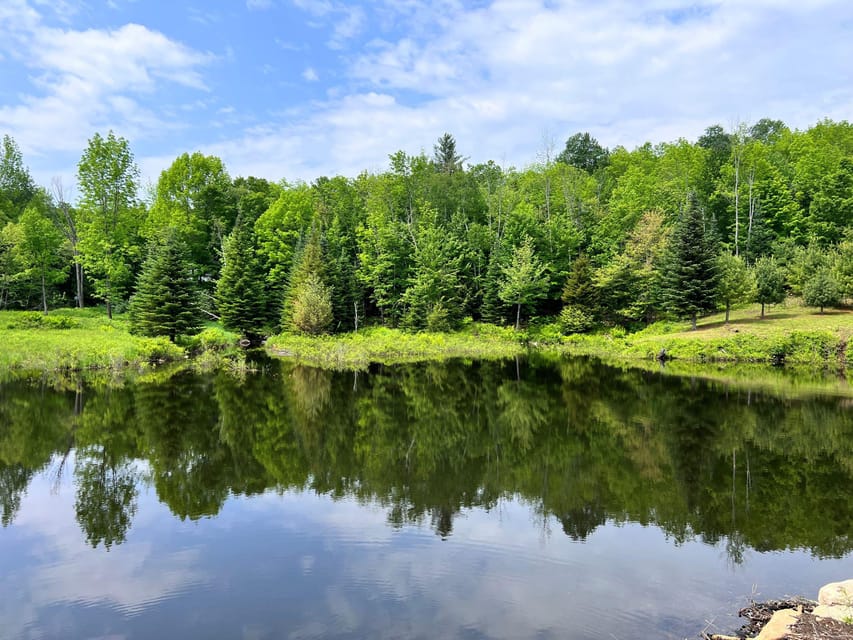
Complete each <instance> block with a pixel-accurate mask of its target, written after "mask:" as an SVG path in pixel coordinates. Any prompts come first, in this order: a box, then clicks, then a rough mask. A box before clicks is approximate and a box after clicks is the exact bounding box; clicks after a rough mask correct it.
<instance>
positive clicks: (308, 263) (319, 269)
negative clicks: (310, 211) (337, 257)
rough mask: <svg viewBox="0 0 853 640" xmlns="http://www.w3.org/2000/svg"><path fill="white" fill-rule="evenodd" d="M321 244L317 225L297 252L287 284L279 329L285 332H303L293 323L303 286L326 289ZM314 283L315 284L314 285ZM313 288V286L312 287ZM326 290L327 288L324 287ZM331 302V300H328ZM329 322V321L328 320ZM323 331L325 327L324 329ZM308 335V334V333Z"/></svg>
mask: <svg viewBox="0 0 853 640" xmlns="http://www.w3.org/2000/svg"><path fill="white" fill-rule="evenodd" d="M323 254H324V251H323V243H322V238H321V234H320V232H319V231H318V230H317V225H316V224H315V226H314V227H313V228H312V229H311V231H310V235H309V237H308V241H307V242H306V243H305V246H303V247H302V248H301V249H298V250H297V254H296V256H295V258H294V262H293V268H292V270H291V272H290V278H289V279H288V283H287V290H286V292H285V296H284V304H283V305H282V311H281V327H282V329H284V330H285V331H293V330H298V331H301V330H303V329H302V328H300V327H299V326H298V325H297V323H296V322H295V321H294V312H295V310H296V309H295V302H296V299H297V297H298V296H299V295H304V294H305V292H306V291H307V289H305V287H304V285H305V284H306V283H307V282H309V281H314V280H316V283H319V285H322V286H323V287H326V283H325V280H326V265H325V260H324V257H323ZM316 283H315V284H316ZM312 287H314V285H312ZM326 289H328V287H326ZM330 300H331V298H330ZM330 322H331V320H330ZM324 330H325V327H324ZM309 333H310V332H309Z"/></svg>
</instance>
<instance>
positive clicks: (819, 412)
mask: <svg viewBox="0 0 853 640" xmlns="http://www.w3.org/2000/svg"><path fill="white" fill-rule="evenodd" d="M84 396H85V399H86V401H85V403H84V402H82V399H83V397H84ZM0 397H2V399H3V400H4V401H3V402H0V508H2V521H3V523H4V525H8V524H9V523H10V522H11V521H12V520H13V518H14V514H15V513H16V512H17V510H18V508H19V506H20V504H21V496H22V495H23V494H24V493H25V491H26V487H27V484H28V483H29V482H30V480H31V478H32V477H33V475H34V474H37V473H39V471H41V470H44V469H45V468H46V467H47V466H48V465H49V463H50V461H51V459H53V456H56V455H58V456H63V455H64V454H67V453H68V451H69V449H70V448H72V447H73V448H76V451H77V453H76V462H75V471H74V478H75V481H76V483H77V500H76V510H77V517H78V521H79V522H80V526H81V528H82V530H83V532H84V535H85V537H86V539H87V540H88V541H89V543H90V544H92V545H94V546H97V545H99V544H104V546H106V547H110V546H111V545H114V544H119V543H120V542H122V541H123V540H124V539H125V537H126V535H127V532H128V530H129V528H130V526H131V524H132V519H133V516H134V514H135V512H136V497H137V492H138V487H139V485H140V484H143V483H148V484H150V485H151V486H153V487H154V489H155V490H156V492H157V496H158V497H159V499H160V500H161V501H162V502H163V503H165V504H166V505H167V506H168V507H169V509H170V510H171V511H172V513H174V514H175V515H176V516H177V517H180V518H190V519H196V518H201V517H205V516H213V515H216V514H217V513H218V512H219V510H220V509H221V508H222V506H223V504H224V503H225V502H226V500H227V499H228V497H229V496H230V495H236V494H243V495H251V494H256V493H260V492H263V491H267V490H270V489H272V490H276V491H284V490H311V491H315V492H318V493H323V494H328V495H330V496H332V497H336V498H338V497H345V496H351V497H354V498H356V499H357V500H359V501H363V502H371V503H376V504H380V505H383V506H384V507H385V508H386V510H387V519H388V523H389V524H390V525H391V526H395V527H402V526H406V525H408V524H418V525H422V526H429V527H431V528H432V529H433V530H434V531H435V532H436V534H437V535H439V536H441V537H442V538H447V537H449V536H451V535H452V534H453V531H454V524H455V520H456V518H457V517H458V515H459V514H460V513H462V512H464V511H465V510H467V509H471V508H484V509H492V508H494V507H495V506H496V505H498V504H499V502H500V501H501V500H503V499H513V498H520V499H522V500H523V501H524V502H526V503H528V504H530V505H531V506H532V508H533V510H534V512H535V513H536V516H537V521H539V522H541V525H542V527H543V531H545V532H546V535H552V534H550V533H548V532H550V531H552V530H557V531H558V530H559V529H557V528H554V529H552V528H551V526H550V523H552V522H553V521H556V522H559V524H560V526H561V528H562V531H563V533H564V534H565V535H567V536H569V537H571V538H572V539H573V540H577V541H583V540H586V539H587V538H588V537H589V536H591V535H594V533H595V531H596V529H597V528H598V527H600V526H601V525H602V524H604V523H605V522H608V521H610V522H628V521H631V522H639V523H642V524H644V525H648V524H654V525H656V526H658V527H660V528H661V529H663V530H664V531H665V532H666V533H667V534H668V535H670V536H672V537H673V538H674V539H675V540H676V541H683V540H687V539H690V538H700V539H702V540H704V541H706V542H708V543H712V544H717V543H720V544H721V545H722V548H723V549H724V550H725V551H726V553H727V554H728V556H729V558H730V561H731V562H732V563H739V562H741V561H742V559H743V556H744V554H745V553H746V552H747V550H748V549H750V548H753V549H757V550H760V551H763V550H770V549H786V548H807V549H810V550H811V551H812V552H814V553H815V554H817V555H827V556H839V555H842V554H845V553H847V552H848V551H850V549H851V548H853V540H851V537H850V534H849V532H850V531H851V530H853V495H851V494H850V493H849V492H844V491H838V490H837V487H840V486H849V484H850V482H851V479H853V463H851V460H853V421H851V419H850V414H849V409H848V408H847V407H845V406H844V404H843V402H841V401H838V400H834V399H832V398H820V397H807V398H800V399H797V398H779V397H773V396H771V395H767V394H760V393H753V392H741V391H736V390H731V389H728V388H725V387H721V386H718V385H716V384H714V383H706V382H701V381H698V380H695V379H690V378H677V377H673V376H662V375H657V374H655V373H649V372H647V371H639V370H633V369H618V368H613V367H608V366H604V365H601V364H599V363H596V362H594V361H592V360H585V359H567V360H561V361H557V362H554V363H551V362H547V361H538V360H535V359H534V360H531V361H526V362H521V363H517V362H515V361H509V362H480V363H473V364H466V363H460V362H451V363H431V364H417V365H409V366H401V367H382V366H377V367H375V368H374V369H373V370H372V371H371V372H370V373H369V374H359V375H358V377H357V378H354V376H353V374H351V373H335V372H329V371H323V370H319V369H314V368H310V367H305V366H298V365H293V364H291V363H278V362H273V363H268V364H267V365H266V366H265V373H264V374H263V375H245V376H239V377H237V376H232V375H229V374H228V373H225V372H221V373H218V374H216V375H214V376H204V375H196V374H193V373H190V372H180V373H177V374H175V375H169V374H163V375H154V376H150V377H148V378H147V379H145V380H140V381H137V382H135V383H133V384H130V383H124V384H119V385H118V386H116V385H106V384H99V385H96V386H87V387H86V388H85V389H82V390H81V389H80V387H79V385H76V384H72V383H69V384H67V385H62V387H61V388H59V389H50V388H47V387H45V385H44V384H42V383H38V382H33V381H19V382H15V381H11V382H7V383H4V384H3V385H0ZM558 535H559V534H558Z"/></svg>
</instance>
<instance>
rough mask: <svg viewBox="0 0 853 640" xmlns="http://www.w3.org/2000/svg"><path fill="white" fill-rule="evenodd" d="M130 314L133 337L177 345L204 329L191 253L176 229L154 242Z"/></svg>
mask: <svg viewBox="0 0 853 640" xmlns="http://www.w3.org/2000/svg"><path fill="white" fill-rule="evenodd" d="M129 312H130V329H131V332H132V333H136V334H139V335H144V336H152V337H153V336H167V337H168V338H169V339H170V340H172V341H173V342H174V340H175V338H176V337H177V336H179V335H187V334H191V333H194V332H195V331H197V330H198V329H199V327H200V326H201V311H200V310H199V306H198V292H197V291H196V286H195V279H194V278H193V275H192V272H191V269H190V263H189V250H188V249H187V247H186V245H185V244H184V243H183V242H182V241H181V239H180V237H179V235H178V232H177V231H176V230H175V229H174V228H168V229H167V230H166V231H165V232H164V233H163V235H162V237H160V238H155V239H153V240H152V241H151V244H150V247H149V251H148V258H147V259H146V261H145V264H144V265H143V267H142V273H140V275H139V280H138V282H137V285H136V293H135V294H134V295H133V297H132V298H131V300H130V307H129Z"/></svg>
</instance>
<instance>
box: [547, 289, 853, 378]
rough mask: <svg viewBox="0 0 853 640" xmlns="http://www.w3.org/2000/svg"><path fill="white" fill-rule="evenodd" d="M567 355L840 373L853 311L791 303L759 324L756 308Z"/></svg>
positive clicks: (605, 338) (597, 339) (615, 335)
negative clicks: (746, 364) (830, 369)
mask: <svg viewBox="0 0 853 640" xmlns="http://www.w3.org/2000/svg"><path fill="white" fill-rule="evenodd" d="M561 348H562V349H564V350H566V351H568V352H570V353H579V354H590V355H598V356H604V357H608V358H614V357H615V358H630V359H635V358H642V359H649V360H651V359H655V358H657V357H658V355H659V354H661V353H662V352H665V353H666V357H667V358H673V359H677V360H689V361H693V362H761V363H775V364H780V363H789V364H804V365H822V366H828V367H843V366H849V365H850V364H851V363H853V311H850V310H827V311H826V312H825V313H823V314H820V313H818V312H817V310H816V309H813V308H810V307H803V306H802V305H801V304H799V302H798V301H796V300H789V301H788V302H787V303H786V304H785V305H780V306H776V307H774V308H772V309H769V310H768V311H767V312H766V317H765V318H763V319H762V318H760V306H759V305H751V306H748V307H745V308H743V309H737V310H734V311H732V313H731V318H730V321H729V323H728V324H726V322H725V316H724V314H722V313H719V314H715V315H712V316H708V317H706V318H703V319H701V320H700V321H699V323H698V326H697V330H696V331H691V330H690V324H689V322H680V323H679V322H659V323H655V324H653V325H650V326H649V327H646V328H645V329H643V330H642V331H638V332H636V333H633V334H626V333H625V332H624V331H621V330H615V331H610V332H609V333H604V334H596V335H575V336H570V337H568V338H566V339H565V341H564V342H563V345H562V346H561Z"/></svg>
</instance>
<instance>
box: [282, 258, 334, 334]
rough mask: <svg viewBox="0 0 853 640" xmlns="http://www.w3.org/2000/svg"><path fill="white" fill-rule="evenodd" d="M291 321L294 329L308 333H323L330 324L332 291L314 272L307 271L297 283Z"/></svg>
mask: <svg viewBox="0 0 853 640" xmlns="http://www.w3.org/2000/svg"><path fill="white" fill-rule="evenodd" d="M291 321H292V323H293V325H294V327H296V329H298V330H299V331H302V332H303V333H307V334H310V335H317V334H320V333H323V332H325V331H326V330H327V329H328V328H329V325H331V324H332V292H331V291H330V290H329V287H327V286H326V285H325V284H323V281H322V280H320V276H318V275H317V274H316V273H309V274H308V276H307V277H306V278H305V280H304V281H302V282H301V283H300V284H299V285H298V287H297V289H296V291H295V293H294V298H293V313H292V317H291Z"/></svg>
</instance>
